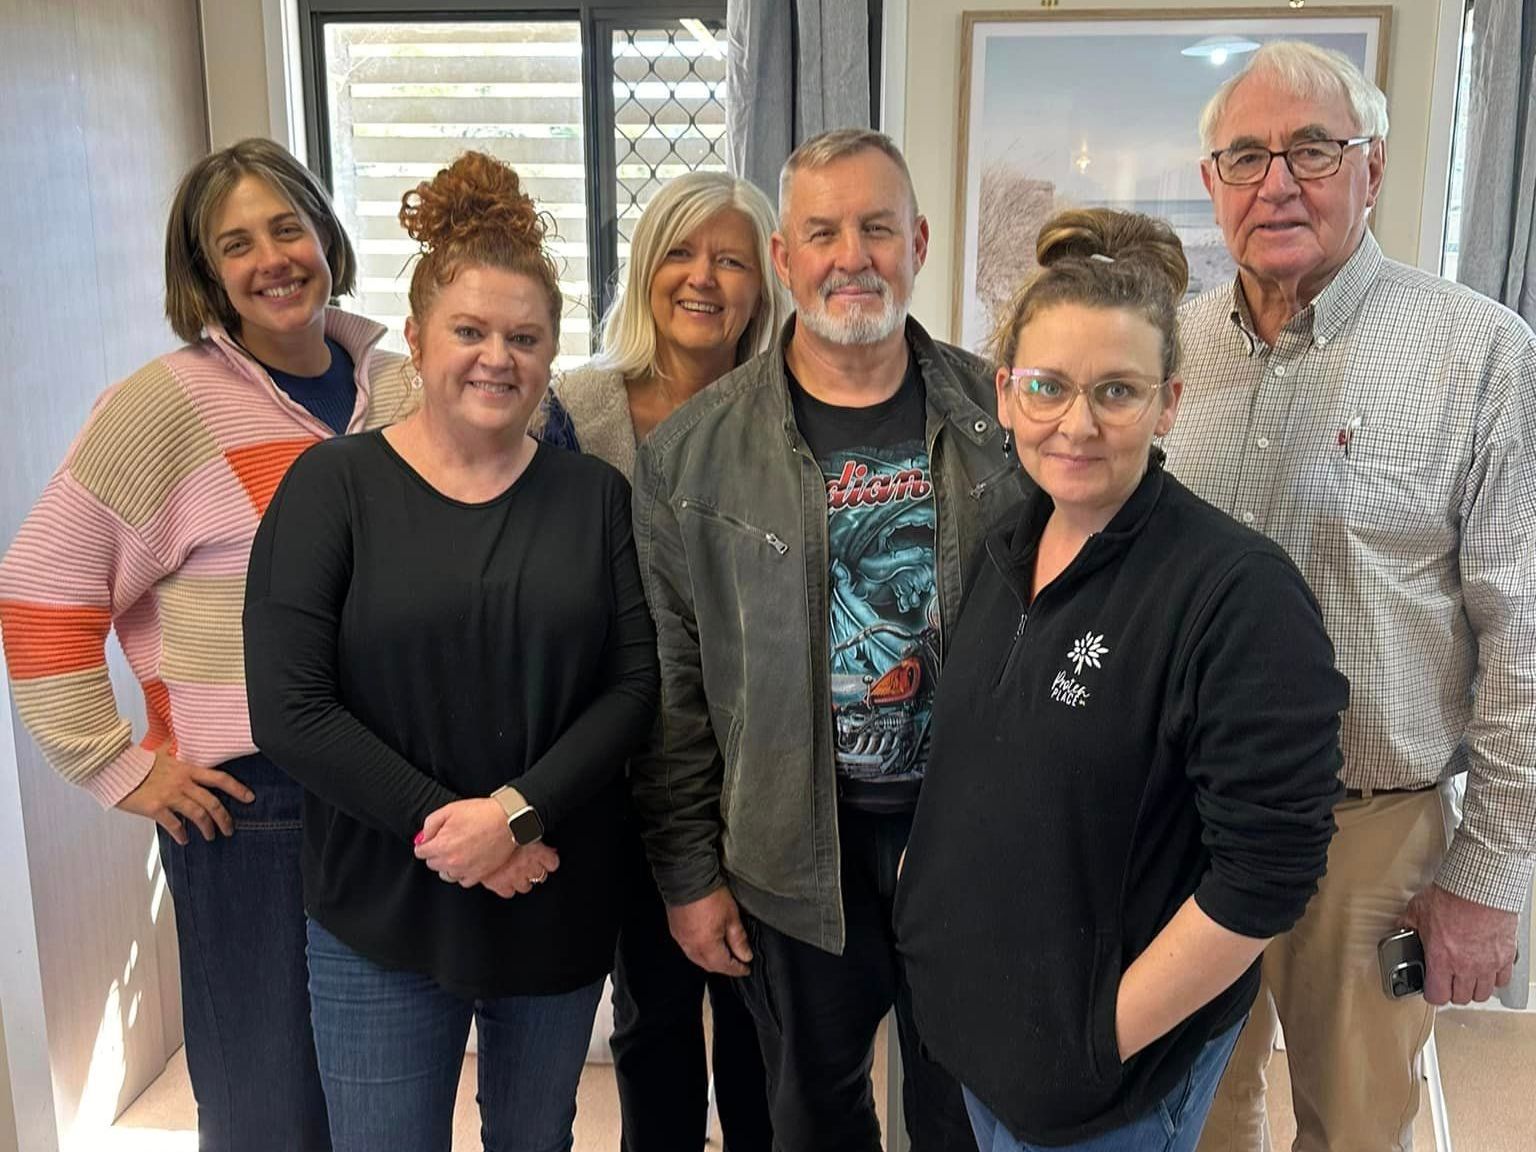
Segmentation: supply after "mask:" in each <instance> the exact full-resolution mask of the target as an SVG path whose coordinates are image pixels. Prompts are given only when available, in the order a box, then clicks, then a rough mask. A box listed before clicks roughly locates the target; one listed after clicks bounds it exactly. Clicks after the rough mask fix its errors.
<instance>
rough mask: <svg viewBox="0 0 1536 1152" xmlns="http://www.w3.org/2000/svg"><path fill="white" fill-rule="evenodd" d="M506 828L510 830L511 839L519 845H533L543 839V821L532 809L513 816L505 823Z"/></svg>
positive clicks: (525, 809)
mask: <svg viewBox="0 0 1536 1152" xmlns="http://www.w3.org/2000/svg"><path fill="white" fill-rule="evenodd" d="M507 827H508V828H510V829H511V830H512V839H514V840H516V841H517V842H518V843H519V844H535V843H537V842H538V841H540V840H542V839H543V838H544V821H542V820H540V819H539V814H538V813H537V812H535V811H534V810H533V809H532V808H524V809H523V810H522V811H521V812H519V813H518V814H517V815H515V816H513V817H512V819H510V820H508V821H507Z"/></svg>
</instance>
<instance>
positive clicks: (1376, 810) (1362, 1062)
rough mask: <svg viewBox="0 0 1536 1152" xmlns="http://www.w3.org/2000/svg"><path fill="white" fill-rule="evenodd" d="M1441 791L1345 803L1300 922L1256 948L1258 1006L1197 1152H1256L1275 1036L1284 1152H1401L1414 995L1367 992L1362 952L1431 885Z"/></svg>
mask: <svg viewBox="0 0 1536 1152" xmlns="http://www.w3.org/2000/svg"><path fill="white" fill-rule="evenodd" d="M1448 787H1449V786H1448V785H1441V787H1440V788H1439V789H1430V790H1428V791H1425V792H1412V793H1385V794H1382V793H1378V794H1376V795H1375V796H1372V797H1369V798H1365V799H1359V800H1345V801H1344V802H1343V803H1341V804H1340V805H1339V806H1338V808H1337V809H1335V811H1334V817H1335V819H1336V820H1337V822H1338V832H1337V833H1336V834H1335V835H1334V838H1333V843H1332V844H1331V845H1330V847H1329V849H1328V873H1327V875H1326V876H1324V877H1323V880H1322V882H1321V883H1320V884H1319V886H1318V891H1317V895H1316V896H1314V897H1313V898H1312V902H1311V903H1310V904H1308V905H1307V911H1306V913H1305V915H1303V917H1302V918H1301V920H1300V921H1299V922H1298V923H1297V924H1296V926H1295V927H1294V928H1292V929H1291V930H1290V931H1289V932H1287V933H1286V934H1285V935H1283V936H1277V937H1276V938H1275V939H1274V941H1273V942H1272V943H1271V944H1270V945H1269V947H1268V948H1267V949H1266V950H1265V952H1264V967H1263V979H1262V981H1261V984H1260V987H1259V996H1258V999H1257V1001H1255V1003H1254V1006H1253V1013H1252V1015H1251V1016H1250V1017H1249V1019H1248V1026H1247V1027H1246V1028H1245V1029H1244V1030H1243V1034H1242V1036H1241V1037H1240V1038H1239V1040H1238V1042H1237V1048H1236V1050H1235V1051H1234V1052H1233V1053H1232V1060H1231V1062H1230V1063H1229V1064H1228V1065H1227V1071H1226V1075H1225V1076H1224V1077H1223V1078H1222V1082H1221V1085H1220V1087H1219V1088H1218V1089H1217V1091H1216V1100H1215V1103H1214V1104H1213V1105H1212V1107H1211V1112H1210V1116H1209V1118H1208V1119H1207V1120H1206V1123H1205V1132H1204V1135H1203V1136H1202V1137H1201V1140H1200V1152H1270V1150H1271V1148H1272V1145H1271V1143H1270V1136H1269V1125H1268V1121H1267V1118H1266V1113H1265V1102H1264V1094H1265V1070H1266V1067H1267V1065H1268V1064H1269V1059H1270V1056H1271V1055H1272V1054H1273V1053H1274V1050H1275V1043H1276V1040H1277V1025H1278V1027H1280V1028H1283V1029H1284V1031H1285V1048H1286V1055H1287V1057H1288V1059H1289V1062H1290V1071H1291V1095H1292V1100H1293V1103H1294V1106H1295V1111H1296V1142H1295V1144H1294V1145H1292V1148H1293V1150H1294V1152H1410V1150H1411V1149H1412V1147H1413V1118H1414V1115H1415V1114H1416V1113H1417V1112H1418V1110H1419V1075H1418V1062H1419V1053H1420V1052H1421V1051H1422V1049H1423V1047H1424V1044H1425V1042H1426V1041H1427V1040H1428V1039H1429V1035H1430V1030H1431V1029H1432V1028H1433V1027H1434V1020H1435V1012H1434V1009H1433V1008H1431V1007H1430V1006H1429V1005H1427V1004H1426V1003H1425V1002H1424V999H1423V997H1420V996H1410V997H1408V998H1406V999H1403V1000H1391V999H1389V998H1388V997H1387V996H1386V994H1385V993H1383V992H1382V990H1381V975H1380V969H1379V967H1378V965H1377V961H1376V944H1377V941H1379V940H1380V939H1381V938H1382V937H1383V936H1385V935H1387V934H1388V933H1389V932H1391V931H1392V930H1393V929H1395V928H1396V927H1397V918H1398V916H1399V915H1400V914H1401V913H1402V911H1403V908H1404V907H1405V906H1406V905H1407V903H1408V901H1409V900H1410V899H1411V898H1412V897H1413V896H1414V895H1415V894H1416V893H1417V892H1419V891H1420V890H1421V889H1423V888H1424V887H1426V886H1427V885H1429V884H1430V883H1431V882H1432V881H1433V880H1434V878H1435V871H1436V869H1437V868H1439V866H1440V861H1441V860H1442V858H1443V857H1444V856H1445V850H1446V845H1447V843H1448V840H1449V829H1450V801H1449V792H1448Z"/></svg>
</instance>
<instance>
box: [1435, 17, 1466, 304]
mask: <svg viewBox="0 0 1536 1152" xmlns="http://www.w3.org/2000/svg"><path fill="white" fill-rule="evenodd" d="M1473 3H1474V0H1467V10H1466V13H1465V14H1464V16H1463V17H1462V24H1461V29H1462V31H1461V61H1460V63H1459V64H1458V65H1457V68H1456V112H1455V119H1454V122H1453V126H1452V128H1451V178H1450V185H1449V187H1448V188H1447V190H1446V197H1445V241H1444V245H1445V246H1444V248H1443V250H1442V251H1441V253H1440V275H1442V276H1444V277H1445V278H1446V279H1447V280H1454V279H1456V271H1457V265H1458V261H1459V257H1460V254H1461V201H1462V188H1463V187H1464V186H1465V184H1466V177H1467V105H1468V103H1469V102H1470V101H1469V95H1470V93H1469V92H1468V86H1469V85H1470V84H1471V82H1472V5H1473Z"/></svg>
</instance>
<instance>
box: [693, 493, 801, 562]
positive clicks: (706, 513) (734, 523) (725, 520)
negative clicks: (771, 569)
mask: <svg viewBox="0 0 1536 1152" xmlns="http://www.w3.org/2000/svg"><path fill="white" fill-rule="evenodd" d="M677 506H678V508H680V509H687V510H688V511H689V512H696V513H697V514H698V515H700V516H703V517H705V518H706V519H708V520H718V521H719V522H720V523H722V524H729V525H730V526H731V527H732V528H737V529H740V530H741V531H742V532H746V533H747V534H748V535H751V536H756V537H757V538H758V539H759V540H762V541H763V542H764V543H766V544H767V545H768V547H770V548H772V549H773V550H774V551H775V552H777V553H778V554H779V555H780V556H782V555H784V554H785V553H786V552H788V551H789V545H788V544H786V543H784V541H783V540H781V539H779V537H778V536H776V535H775V534H774V533H772V532H766V531H764V530H763V529H761V528H758V527H756V526H754V525H752V524H748V523H747V522H746V521H745V520H738V519H737V518H736V517H735V516H731V515H729V514H727V513H725V512H721V511H720V510H719V509H716V508H711V507H710V506H709V505H708V504H700V503H699V502H698V501H697V500H679V501H678V502H677Z"/></svg>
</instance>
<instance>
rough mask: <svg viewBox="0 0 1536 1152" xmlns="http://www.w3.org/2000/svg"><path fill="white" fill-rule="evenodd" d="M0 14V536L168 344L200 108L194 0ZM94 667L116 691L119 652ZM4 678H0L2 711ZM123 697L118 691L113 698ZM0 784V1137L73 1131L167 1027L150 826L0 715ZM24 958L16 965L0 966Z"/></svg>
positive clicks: (78, 1135) (118, 1090)
mask: <svg viewBox="0 0 1536 1152" xmlns="http://www.w3.org/2000/svg"><path fill="white" fill-rule="evenodd" d="M0 28H4V29H5V30H6V34H5V35H4V36H0V107H3V108H4V109H5V115H4V116H3V117H0V156H3V157H4V158H5V163H6V165H7V169H6V170H7V171H8V172H13V173H17V174H21V173H26V174H29V176H30V177H31V181H30V183H27V184H26V185H25V186H26V187H29V188H33V189H36V190H39V191H40V193H41V194H31V195H20V196H13V197H11V198H10V200H9V201H8V203H7V208H6V211H5V212H4V213H0V251H3V252H4V253H5V254H6V258H5V260H4V261H0V298H3V299H4V300H5V302H6V303H5V306H4V307H3V308H0V364H3V365H4V368H3V369H0V549H3V548H4V547H6V546H8V545H9V543H10V541H11V539H12V538H13V537H14V535H15V532H16V529H17V527H18V525H19V524H20V523H21V520H22V518H23V517H24V516H25V515H26V513H27V511H28V510H29V508H30V507H31V505H32V502H33V501H34V500H35V499H36V497H37V494H38V493H39V492H40V491H41V490H42V488H43V486H44V484H46V483H47V481H48V477H49V475H50V474H51V473H52V472H53V470H54V469H55V468H56V467H57V465H58V462H59V460H60V459H61V458H62V457H63V456H64V453H65V450H66V449H67V448H68V446H69V443H70V441H71V440H72V439H73V438H74V436H75V434H76V432H77V431H78V430H79V428H80V426H81V424H82V423H84V421H85V418H86V416H87V414H88V413H89V412H90V409H91V405H92V404H93V403H94V401H95V399H96V397H97V396H98V395H99V394H100V393H101V392H102V391H103V390H104V389H105V388H106V387H107V386H108V385H110V384H111V383H113V382H114V381H115V380H118V379H120V378H122V377H123V376H125V375H127V374H128V373H129V372H131V371H133V370H134V369H136V368H137V367H139V366H140V365H141V364H143V363H144V362H145V361H146V360H148V359H150V358H151V357H152V356H154V355H156V354H158V353H160V352H163V351H165V350H166V349H167V348H170V347H174V346H175V338H174V337H173V336H172V335H171V332H170V330H169V328H168V327H167V326H166V323H165V319H164V317H163V315H162V302H163V299H164V284H163V268H164V235H165V219H166V212H167V209H168V208H169V206H170V202H171V197H172V195H173V193H174V191H175V187H176V182H177V181H178V179H179V178H180V175H181V173H182V172H183V171H184V170H185V169H186V167H187V166H188V165H189V164H191V163H192V162H193V161H194V160H195V159H197V158H198V157H199V156H201V155H203V154H204V153H205V152H206V150H207V121H206V117H205V108H204V103H203V79H202V58H201V53H200V44H199V37H198V28H197V4H196V0H75V2H74V3H71V4H60V3H56V2H54V0H0ZM112 665H113V670H114V672H115V673H117V674H118V675H117V676H116V677H115V679H116V681H117V683H118V684H119V687H120V689H121V688H123V687H125V685H124V681H125V680H127V679H128V678H127V677H124V676H122V675H120V674H121V673H122V672H123V671H124V665H123V661H122V660H121V657H120V656H119V655H114V657H113V659H112ZM7 689H8V682H7V681H5V679H4V677H3V675H0V708H4V709H7V710H8V713H9V709H10V707H11V705H10V702H9V700H8V698H7V697H8V691H7ZM137 697H138V693H137V692H130V691H121V692H120V698H121V699H122V701H123V704H124V706H125V707H126V708H132V707H133V706H134V702H135V701H136V699H137ZM0 785H4V786H3V787H0V804H3V805H4V806H5V809H4V811H3V812H0V826H3V827H4V828H5V831H6V839H5V844H4V846H3V855H4V856H5V858H6V863H7V867H6V868H4V869H3V870H0V925H3V928H4V940H5V948H4V950H3V951H4V953H5V955H4V956H3V957H0V993H3V994H4V996H5V997H6V1000H5V1015H6V1023H7V1028H8V1033H9V1035H8V1037H7V1041H8V1042H7V1045H6V1047H7V1049H8V1055H9V1059H10V1060H14V1061H15V1067H14V1068H13V1069H12V1071H13V1072H14V1073H15V1075H16V1087H15V1089H14V1099H13V1100H11V1101H10V1103H11V1104H12V1105H13V1106H14V1107H15V1108H16V1109H19V1110H20V1111H21V1113H22V1116H21V1121H22V1123H23V1124H24V1125H25V1127H24V1129H23V1132H22V1135H21V1139H20V1143H21V1144H22V1145H23V1146H24V1147H25V1148H26V1149H27V1150H28V1152H38V1150H41V1149H44V1148H46V1147H48V1146H49V1145H50V1144H51V1142H52V1135H53V1133H52V1127H53V1120H54V1117H53V1116H51V1115H48V1113H49V1112H53V1113H56V1117H57V1130H58V1133H59V1135H60V1136H61V1137H62V1139H63V1141H64V1145H65V1147H66V1148H67V1147H69V1146H70V1145H71V1142H74V1146H75V1147H94V1146H95V1145H93V1144H91V1143H89V1142H88V1140H87V1137H88V1135H89V1133H88V1132H87V1129H92V1128H95V1127H102V1126H104V1125H105V1124H106V1123H108V1122H110V1120H111V1119H112V1118H113V1117H114V1116H115V1115H116V1112H117V1109H118V1108H119V1107H120V1106H122V1105H124V1104H126V1103H127V1102H128V1101H130V1100H132V1099H133V1097H134V1096H135V1095H137V1094H138V1092H139V1091H140V1090H141V1089H142V1088H143V1087H144V1086H145V1085H146V1084H147V1083H149V1081H150V1080H152V1079H153V1078H154V1077H155V1076H157V1075H159V1073H160V1072H161V1071H162V1070H163V1068H164V1066H165V1061H166V1058H167V1056H168V1055H169V1054H170V1052H172V1051H174V1049H175V1048H176V1046H177V1045H178V1044H179V1042H180V1027H181V1025H180V1011H179V1007H178V1006H177V1005H178V996H177V987H178V985H177V983H176V975H175V973H176V955H175V946H174V937H173V935H172V922H171V917H170V915H169V905H168V903H167V902H165V901H163V900H159V901H157V900H156V898H155V895H154V893H155V880H156V876H155V874H154V871H153V867H154V866H152V865H151V863H150V862H151V860H152V859H153V844H154V828H153V826H152V825H151V824H150V823H149V822H148V821H146V820H141V819H138V818H135V817H128V816H125V815H123V814H121V813H107V812H103V811H102V810H101V808H100V806H99V805H98V804H97V803H96V801H95V800H93V799H91V797H89V796H88V795H86V794H85V793H84V792H83V791H82V790H81V789H78V788H74V787H71V786H70V785H68V784H65V783H64V782H63V781H62V780H60V779H59V777H58V776H57V775H56V774H55V773H53V772H52V771H51V770H50V769H49V768H48V766H47V765H46V764H45V763H44V762H43V759H42V756H41V755H40V753H39V751H38V749H37V746H36V744H35V743H34V742H33V741H32V740H31V738H30V737H29V736H27V735H26V733H25V732H24V730H23V729H22V728H21V726H20V724H19V723H16V724H15V725H14V727H13V726H12V724H11V720H10V717H9V714H8V716H7V719H6V722H5V723H4V724H0ZM18 817H19V821H18ZM18 823H19V826H20V834H17V826H18ZM23 852H24V853H25V859H24V860H23V861H22V863H23V864H24V866H23V867H13V866H10V865H11V863H12V860H13V859H14V858H15V857H16V856H19V855H20V854H21V853H23ZM23 954H30V958H31V960H30V962H31V963H32V964H33V965H35V966H34V967H33V968H32V969H31V971H30V973H22V974H21V975H22V976H23V977H26V978H15V977H16V969H15V968H14V967H13V965H15V964H16V963H17V960H16V957H18V956H22V955H23ZM39 999H40V1001H41V1011H39V1008H38V1003H37V1001H38V1000H39ZM39 1021H41V1022H42V1024H43V1025H44V1027H42V1028H39V1027H38V1023H39ZM40 1031H42V1032H45V1033H46V1036H45V1037H39V1035H38V1033H39V1032H40ZM43 1039H45V1040H46V1045H45V1047H46V1064H45V1062H44V1060H43V1058H42V1057H43V1053H42V1051H41V1049H42V1048H43V1047H44V1044H43V1043H42V1042H41V1041H42V1040H43ZM40 1065H41V1067H40ZM39 1082H41V1083H39ZM50 1088H51V1092H52V1099H51V1100H49V1099H48V1098H47V1093H48V1091H49V1090H50ZM42 1129H47V1131H46V1132H45V1131H42Z"/></svg>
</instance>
